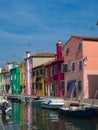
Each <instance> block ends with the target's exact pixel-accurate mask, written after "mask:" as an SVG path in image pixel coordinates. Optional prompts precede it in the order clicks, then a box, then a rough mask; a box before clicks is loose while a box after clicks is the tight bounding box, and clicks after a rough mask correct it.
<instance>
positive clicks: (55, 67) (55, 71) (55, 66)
mask: <svg viewBox="0 0 98 130" xmlns="http://www.w3.org/2000/svg"><path fill="white" fill-rule="evenodd" d="M54 74H57V65H54Z"/></svg>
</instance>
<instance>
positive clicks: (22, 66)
mask: <svg viewBox="0 0 98 130" xmlns="http://www.w3.org/2000/svg"><path fill="white" fill-rule="evenodd" d="M25 72H26V66H25V62H24V61H23V62H21V63H20V85H21V87H22V94H25V86H26V80H25Z"/></svg>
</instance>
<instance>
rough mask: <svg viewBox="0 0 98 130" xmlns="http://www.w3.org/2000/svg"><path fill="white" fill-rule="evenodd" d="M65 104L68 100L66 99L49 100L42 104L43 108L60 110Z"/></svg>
mask: <svg viewBox="0 0 98 130" xmlns="http://www.w3.org/2000/svg"><path fill="white" fill-rule="evenodd" d="M65 102H66V100H64V99H48V100H47V101H46V102H43V103H42V104H41V108H46V109H58V108H59V107H62V106H63V105H64V103H65Z"/></svg>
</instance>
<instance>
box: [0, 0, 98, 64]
mask: <svg viewBox="0 0 98 130" xmlns="http://www.w3.org/2000/svg"><path fill="white" fill-rule="evenodd" d="M97 21H98V0H0V66H4V65H5V64H6V63H7V62H12V61H17V62H21V61H22V60H23V59H24V57H25V56H26V50H30V51H31V55H34V54H36V53H38V52H54V53H55V52H56V43H57V42H58V40H61V41H62V42H63V44H65V43H66V41H67V40H68V39H69V38H70V36H71V35H82V36H96V37H97V36H98V26H96V22H97Z"/></svg>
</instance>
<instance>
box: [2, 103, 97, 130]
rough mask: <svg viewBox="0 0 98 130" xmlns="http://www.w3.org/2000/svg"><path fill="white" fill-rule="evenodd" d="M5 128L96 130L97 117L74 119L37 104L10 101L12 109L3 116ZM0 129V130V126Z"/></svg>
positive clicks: (21, 129) (9, 129)
mask: <svg viewBox="0 0 98 130" xmlns="http://www.w3.org/2000/svg"><path fill="white" fill-rule="evenodd" d="M3 122H4V127H5V130H98V118H97V117H96V118H92V119H88V120H86V119H76V118H69V117H64V116H61V115H60V114H59V113H58V111H53V110H47V109H41V108H40V107H39V106H34V105H32V104H24V103H12V111H11V113H9V115H7V116H3ZM0 130H2V129H1V128H0Z"/></svg>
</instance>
